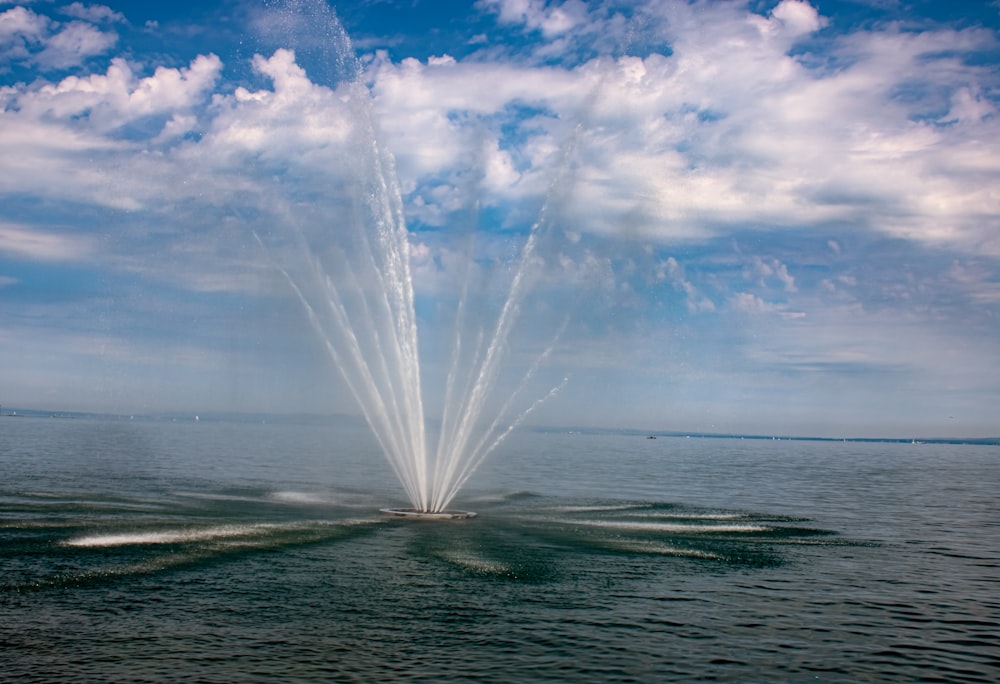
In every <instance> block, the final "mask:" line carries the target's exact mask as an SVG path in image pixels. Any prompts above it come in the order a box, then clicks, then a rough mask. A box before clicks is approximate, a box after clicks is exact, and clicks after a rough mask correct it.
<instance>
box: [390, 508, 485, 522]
mask: <svg viewBox="0 0 1000 684" xmlns="http://www.w3.org/2000/svg"><path fill="white" fill-rule="evenodd" d="M378 512H379V513H382V514H383V515H391V516H394V517H396V518H411V519H413V520H468V519H469V518H475V517H476V514H475V513H473V512H472V511H437V512H435V513H431V512H429V511H418V510H417V509H415V508H380V509H378Z"/></svg>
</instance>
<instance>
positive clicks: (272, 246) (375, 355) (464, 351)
mask: <svg viewBox="0 0 1000 684" xmlns="http://www.w3.org/2000/svg"><path fill="white" fill-rule="evenodd" d="M282 16H283V17H284V19H285V23H286V24H287V26H286V28H285V31H284V34H283V35H281V36H279V40H282V41H284V40H285V39H288V40H290V41H291V44H292V45H293V46H295V45H296V41H299V42H300V43H301V41H302V40H303V35H305V36H313V39H315V27H317V26H321V27H324V28H323V30H320V31H319V33H320V34H321V35H322V36H323V39H324V40H325V48H326V49H332V50H333V51H334V52H335V58H334V60H333V64H334V66H335V68H336V69H337V70H338V71H339V74H338V76H337V77H336V78H335V79H334V80H335V81H336V82H335V84H331V85H330V86H328V87H327V88H326V89H324V90H323V93H322V96H324V97H326V98H327V100H326V101H327V102H328V103H329V106H331V107H337V108H339V109H341V110H343V112H345V113H346V114H345V116H344V118H343V121H345V122H346V123H345V124H344V125H345V126H346V127H347V130H346V132H345V134H344V135H343V136H342V138H343V141H345V142H342V143H340V146H339V147H338V145H337V144H335V143H334V142H333V141H330V142H325V143H324V147H323V148H322V149H321V151H320V154H321V155H322V154H325V155H327V156H326V157H323V159H324V161H325V164H326V166H325V170H327V172H329V171H328V169H330V168H336V169H338V170H339V171H338V172H339V173H341V174H342V176H343V177H342V178H341V179H340V182H338V183H330V184H329V185H328V186H327V187H326V189H325V193H328V194H333V195H338V196H339V197H341V198H342V199H343V200H344V201H343V202H342V204H339V205H336V206H337V208H338V209H337V211H329V212H328V214H327V215H323V211H322V209H319V210H318V209H317V208H316V205H315V202H316V201H320V202H321V205H320V206H321V207H325V208H329V207H330V206H333V205H332V203H325V204H324V203H323V202H324V201H325V199H326V195H324V194H322V193H315V192H314V194H313V195H309V193H305V194H304V196H301V197H300V196H298V195H297V194H296V193H295V192H294V191H291V190H288V187H287V186H286V187H284V188H283V189H282V191H280V192H279V193H276V197H275V198H274V201H273V202H272V203H271V204H272V207H271V209H270V211H271V213H272V215H271V217H270V219H269V223H267V224H266V227H261V229H260V230H259V231H256V232H255V237H256V239H257V241H258V243H259V244H260V245H261V246H262V247H263V248H264V249H265V250H266V251H267V253H268V254H269V255H270V256H271V258H272V260H273V261H274V262H275V263H276V264H277V265H278V268H279V270H280V271H281V273H282V274H283V276H284V279H285V281H286V282H287V284H288V286H289V287H290V289H291V290H292V291H293V292H294V293H295V295H296V297H297V299H298V300H299V302H300V303H301V305H302V307H303V308H304V310H305V311H306V313H307V315H308V319H309V321H310V323H311V325H312V327H313V329H314V331H315V332H316V333H317V335H318V336H319V338H320V340H322V343H323V346H324V348H325V350H326V352H327V354H328V355H329V357H330V358H331V359H332V361H333V363H334V364H335V365H336V367H337V368H338V369H339V371H340V373H341V375H342V376H343V379H344V382H345V384H346V386H347V387H348V389H349V390H350V392H351V394H352V395H353V397H354V399H355V400H356V402H357V405H358V406H359V407H360V409H361V411H362V413H363V414H364V417H365V419H366V421H367V423H368V425H369V426H370V428H371V430H372V432H373V434H374V436H375V438H376V440H377V441H378V443H379V446H380V447H381V449H382V450H383V452H384V453H385V455H386V457H387V458H388V460H389V463H390V464H391V466H392V469H393V471H394V472H395V474H396V476H397V477H398V478H399V481H400V483H401V484H402V486H403V488H404V490H405V492H406V495H407V497H408V498H409V500H410V502H411V504H412V506H413V508H414V509H416V510H418V511H426V512H434V511H442V510H444V509H446V508H447V506H448V505H449V503H450V502H451V501H452V499H453V498H454V497H455V496H456V494H457V493H458V491H459V489H460V488H461V487H462V485H463V484H465V482H466V481H467V480H468V479H469V477H470V476H471V475H472V474H473V472H474V471H475V470H476V468H477V467H478V466H479V465H480V464H481V463H482V462H483V460H484V459H485V458H486V457H487V456H488V455H489V454H490V453H491V452H493V451H494V450H495V449H496V448H497V447H498V446H499V445H500V444H501V443H502V442H503V441H504V439H505V438H506V437H507V436H508V435H509V434H510V433H511V431H513V430H514V429H515V428H516V427H517V426H518V425H520V424H521V423H522V422H523V421H524V420H525V419H526V418H527V417H528V416H529V415H530V414H531V413H532V412H533V411H534V410H535V409H536V408H537V407H538V406H539V405H540V404H541V403H542V402H544V401H545V400H547V399H548V398H550V397H552V396H554V395H555V394H556V393H557V392H558V391H559V390H560V389H561V388H562V387H563V386H564V385H565V383H566V381H565V380H563V381H562V382H561V383H559V384H557V385H556V386H555V387H552V388H551V389H550V390H549V391H548V392H543V393H542V396H540V397H538V398H536V399H535V400H534V401H530V402H529V403H528V404H527V406H526V407H525V405H524V401H523V399H522V396H523V395H524V394H525V393H526V392H527V390H528V388H529V386H530V385H531V383H532V381H533V380H534V379H535V377H536V374H537V371H538V369H539V367H540V366H541V365H542V363H543V362H544V361H545V360H546V359H547V358H548V357H549V356H550V355H551V353H552V351H553V349H554V346H555V344H556V341H557V340H558V338H559V336H560V335H561V334H562V332H563V331H564V329H565V327H566V323H567V321H568V314H567V319H566V320H564V321H563V323H562V325H561V326H559V327H558V330H557V332H556V333H555V335H554V337H553V338H552V339H551V341H550V342H549V343H548V345H547V346H545V347H544V348H543V349H542V350H541V352H540V353H538V355H537V356H536V357H535V358H534V360H533V362H531V363H530V364H529V365H528V368H527V369H526V370H525V371H524V372H523V374H522V375H521V377H520V379H519V380H518V381H517V382H515V383H514V384H513V390H510V388H509V387H508V389H507V390H505V392H509V393H508V394H507V396H506V398H505V399H504V398H503V397H498V396H497V394H498V393H499V391H500V390H499V387H500V383H499V381H498V377H499V375H500V372H501V368H502V367H503V366H504V364H505V360H506V357H507V356H508V353H509V351H510V344H511V335H512V331H513V330H514V327H515V325H516V323H517V322H518V319H519V317H520V316H521V313H522V306H523V305H524V303H525V300H526V298H527V297H528V295H529V293H530V290H531V285H532V276H533V273H532V269H533V268H534V267H535V265H536V262H537V249H538V245H539V242H540V241H542V240H543V239H545V238H546V237H547V236H548V235H549V234H550V233H551V232H552V231H553V221H552V219H551V215H552V213H553V212H552V202H553V200H554V198H556V197H557V196H558V195H559V193H560V192H561V191H562V190H564V189H565V186H566V185H567V184H568V181H567V177H568V173H569V171H568V170H569V168H570V159H571V157H572V155H573V153H574V152H575V148H576V146H577V144H578V139H579V132H580V127H577V129H576V131H575V132H574V134H573V135H572V136H571V139H570V140H569V141H568V142H567V143H566V144H565V145H564V146H563V149H562V151H561V158H560V159H559V161H558V165H557V169H558V171H557V173H556V174H554V177H553V179H552V181H551V183H550V187H549V190H548V194H547V195H546V197H547V199H546V201H545V203H544V205H543V207H542V209H541V210H540V212H539V214H538V217H537V219H536V220H535V221H534V223H533V224H532V225H531V228H530V230H529V232H528V235H527V237H526V239H525V242H524V244H523V247H522V249H521V251H520V254H519V255H518V257H517V258H516V260H515V264H514V266H513V271H512V277H511V281H510V286H509V290H508V291H507V293H506V298H505V299H504V301H503V304H502V307H501V309H500V312H499V314H498V316H497V319H496V321H495V323H492V324H490V325H489V326H488V327H483V328H480V329H479V330H478V331H474V332H473V333H472V334H471V335H468V334H467V333H468V332H469V331H467V330H465V325H464V323H465V318H466V316H467V313H468V309H469V307H470V301H469V298H470V290H471V283H470V280H471V275H470V274H468V273H467V275H466V282H465V283H464V285H463V288H462V293H461V295H460V296H459V300H458V303H457V309H458V313H457V317H456V332H455V337H454V349H453V350H452V355H451V359H450V362H449V370H448V374H447V379H446V383H445V388H444V404H443V406H442V407H441V410H442V417H441V427H440V430H439V431H437V434H436V442H435V443H434V445H433V448H432V447H431V445H429V444H428V442H429V441H430V440H429V438H428V433H427V429H426V421H425V408H424V403H423V389H422V378H421V370H420V368H421V367H420V353H419V345H418V326H417V315H416V307H415V297H414V288H413V278H412V274H411V270H410V253H409V250H410V241H409V232H408V230H407V226H406V222H405V219H404V215H403V200H402V194H401V192H400V188H399V185H398V181H397V178H396V173H395V162H394V159H393V156H392V154H391V153H390V152H389V151H388V150H387V149H386V148H385V147H384V146H383V144H382V143H381V141H380V138H379V135H378V131H377V126H376V119H375V114H374V105H373V102H372V98H371V95H370V93H369V91H368V88H367V86H366V85H365V83H364V75H363V70H362V68H361V66H360V64H359V63H358V61H357V60H356V58H355V57H354V54H353V48H352V46H351V42H350V40H349V38H348V37H347V35H346V33H345V31H344V29H343V28H342V27H341V25H340V23H339V22H338V20H337V18H336V17H335V15H334V14H333V12H332V11H331V10H330V9H329V8H328V7H327V6H326V5H325V4H324V3H321V2H311V1H309V0H300V1H294V0H293V1H292V2H289V3H286V4H285V5H284V6H283V9H282ZM306 26H309V27H312V28H311V29H310V31H312V32H309V33H305V34H303V33H300V31H302V30H303V28H304V27H306ZM304 47H305V49H306V50H311V49H312V50H314V49H315V48H316V46H315V45H314V44H310V43H307V44H305V46H304ZM320 49H323V48H320ZM296 50H297V51H298V46H296ZM279 53H282V51H281V50H278V51H277V52H276V53H275V58H274V59H276V58H277V56H278V55H279ZM297 56H298V55H294V56H292V60H293V61H297V59H296V57H297ZM282 57H283V58H284V59H288V55H285V54H283V53H282ZM262 63H263V62H262ZM337 155H339V156H337ZM261 225H262V226H264V225H265V224H263V223H262V224H261ZM466 256H467V258H469V259H471V258H472V254H471V247H470V254H468V255H466ZM470 338H471V339H470ZM496 404H499V407H498V408H495V406H496ZM518 407H520V408H518ZM494 408H495V411H494V412H493V413H492V415H491V416H488V415H487V411H493V410H494Z"/></svg>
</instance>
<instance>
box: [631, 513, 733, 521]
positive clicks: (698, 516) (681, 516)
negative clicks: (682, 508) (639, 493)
mask: <svg viewBox="0 0 1000 684" xmlns="http://www.w3.org/2000/svg"><path fill="white" fill-rule="evenodd" d="M632 517H634V518H653V519H657V520H746V519H747V518H749V517H750V516H748V515H747V514H746V513H633V514H632Z"/></svg>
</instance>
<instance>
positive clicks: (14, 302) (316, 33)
mask: <svg viewBox="0 0 1000 684" xmlns="http://www.w3.org/2000/svg"><path fill="white" fill-rule="evenodd" d="M330 8H332V12H331V11H329V10H328V9H327V8H326V6H322V7H320V6H318V5H317V0H297V1H292V2H288V3H260V2H242V1H241V0H231V1H226V2H197V3H195V2H169V3H168V2H155V1H154V2H147V1H143V2H135V1H122V2H110V3H106V4H96V3H95V4H91V3H84V2H72V3H66V2H63V1H61V0H58V1H55V2H49V1H44V0H36V1H34V2H18V1H13V2H12V1H11V0H0V207H2V209H0V404H2V405H3V407H4V410H5V411H6V410H7V407H12V406H16V407H23V408H38V409H46V410H60V411H61V410H67V411H68V410H83V411H105V412H116V413H126V414H145V413H157V412H189V413H192V414H197V413H210V412H232V411H240V412H250V413H258V412H259V413H265V412H296V411H307V412H316V413H354V414H356V413H357V407H356V405H355V404H354V401H353V399H352V397H351V394H350V392H348V391H347V389H346V388H345V386H344V382H343V380H342V378H341V377H340V376H339V375H338V372H337V370H336V368H335V366H334V365H333V363H332V362H331V360H330V358H329V356H328V355H327V354H326V352H325V351H324V345H323V340H322V339H319V336H318V335H317V334H316V332H315V331H314V329H313V328H312V327H311V325H310V321H309V317H308V316H307V315H306V312H305V311H304V309H303V307H302V305H301V302H300V301H299V299H298V298H297V297H296V294H295V292H294V289H293V288H291V287H290V286H289V285H288V278H287V277H283V276H285V275H286V273H287V270H286V271H285V272H284V273H283V271H282V268H284V267H282V266H281V265H280V264H279V263H276V259H275V254H276V253H278V252H279V251H280V245H282V244H286V243H288V242H289V241H291V242H294V241H295V239H296V235H297V234H298V233H297V232H296V231H299V232H301V231H305V230H319V229H320V228H322V234H323V240H324V242H323V243H322V244H321V245H320V248H321V249H327V250H336V249H339V247H338V241H339V240H341V239H343V240H345V241H346V240H348V239H349V238H348V237H347V232H346V230H347V229H346V228H345V226H347V225H348V224H350V223H351V221H353V220H356V219H351V218H350V216H351V215H352V214H351V212H352V211H356V209H357V205H358V201H359V198H363V197H364V196H365V194H366V193H367V192H369V190H370V188H371V183H372V182H373V181H374V180H376V179H379V180H382V181H386V182H387V183H388V185H387V186H386V187H388V188H389V190H390V191H395V189H397V188H398V192H399V195H398V196H399V200H400V202H401V205H400V207H401V212H402V216H403V217H404V218H405V223H406V226H407V229H408V231H409V237H408V249H409V265H410V270H411V274H412V278H413V287H414V290H415V294H416V306H417V309H416V313H417V318H418V326H419V330H420V353H421V355H422V358H423V359H424V371H425V377H424V391H425V393H426V394H428V395H429V394H432V393H434V392H440V387H441V382H440V381H439V380H435V377H439V376H440V374H441V371H442V369H443V368H444V367H445V366H446V363H445V362H444V361H443V359H446V358H447V349H448V348H450V345H451V340H452V336H451V333H450V332H446V331H447V330H449V329H450V328H449V327H448V325H447V324H446V322H447V321H450V320H451V319H450V318H449V312H450V313H451V314H454V312H455V309H456V306H457V302H459V301H463V297H465V298H466V299H465V301H468V302H469V303H470V306H471V304H472V303H474V304H475V309H476V311H477V312H478V316H479V317H480V320H481V321H486V323H483V325H485V326H486V327H487V328H488V325H489V324H488V321H489V320H491V319H492V318H494V317H496V316H497V315H498V314H499V311H500V309H501V307H502V304H503V301H504V300H503V297H502V296H501V295H502V293H503V292H505V287H507V286H509V283H510V282H511V280H512V278H513V277H514V274H515V273H516V272H517V267H516V264H517V263H518V259H519V257H518V255H519V254H520V253H521V250H523V248H524V245H525V244H526V241H527V240H528V239H529V238H528V236H529V235H530V234H531V231H532V226H537V225H543V226H544V227H545V230H544V235H542V238H544V239H540V240H539V243H538V246H537V251H536V252H534V253H533V254H532V259H531V264H530V265H531V268H530V269H529V270H530V276H531V277H530V278H529V279H528V281H529V285H528V286H527V290H526V293H525V294H524V297H523V299H522V300H520V301H519V314H520V315H519V318H518V329H517V331H516V332H515V333H513V334H512V335H511V338H510V344H509V350H508V354H507V358H506V361H505V363H506V364H507V365H509V367H510V368H514V369H516V368H526V367H530V366H532V364H533V363H534V362H535V361H537V360H539V357H540V355H541V356H544V358H543V359H542V363H541V364H540V366H539V369H538V370H537V372H536V373H535V375H534V376H533V384H532V387H531V388H530V390H529V392H528V394H529V396H537V397H542V396H547V393H548V391H549V390H550V389H552V388H555V387H558V388H559V391H558V393H557V394H555V395H554V396H553V397H551V398H550V399H548V400H547V401H545V403H544V404H543V405H541V406H540V407H539V408H538V409H537V410H536V411H535V412H534V413H533V414H532V415H531V418H530V421H529V422H531V423H536V424H543V425H557V426H577V427H609V428H614V427H625V428H637V429H648V430H651V431H652V430H678V431H692V432H694V431H698V432H742V433H752V434H777V435H812V436H826V437H841V436H844V437H850V436H859V437H860V436H864V437H907V438H908V437H911V436H912V437H914V438H919V437H935V436H963V437H985V436H996V435H998V434H1000V418H998V415H1000V414H998V412H997V409H996V407H997V406H1000V116H998V107H1000V40H998V39H1000V34H998V30H1000V2H996V1H988V0H982V1H978V2H963V3H955V2H948V1H940V2H938V1H930V0H840V1H836V2H834V1H829V2H827V1H825V0H812V1H811V2H807V1H805V0H781V1H780V2H774V1H764V0H733V1H728V0H713V1H707V0H695V1H691V2H672V1H670V0H655V1H647V2H643V1H630V2H613V1H612V2H586V1H584V0H566V1H565V2H559V1H551V2H544V1H543V0H479V1H478V2H439V1H437V0H435V1H433V2H431V1H429V0H427V1H425V0H407V1H405V2H403V1H399V2H397V1H395V0H367V1H354V2H345V3H340V4H333V5H330ZM352 86H360V87H361V88H362V91H361V92H362V95H363V97H359V95H358V90H357V88H355V89H354V90H351V88H352ZM359 122H365V123H366V126H367V127H365V126H361V124H360V123H359ZM372 145H378V146H379V149H384V150H387V152H388V153H389V155H388V157H387V158H388V159H389V164H388V165H387V166H384V167H382V171H381V172H379V173H376V172H374V171H372V167H371V166H370V162H371V159H370V155H369V153H368V152H366V149H368V148H371V146H372ZM366 146H367V147H366ZM352 207H353V209H352ZM302 226H309V228H308V229H307V228H302ZM470 245H473V246H470ZM345 249H346V248H345ZM470 263H471V264H472V267H471V270H475V273H476V277H474V278H472V279H469V277H468V273H469V272H470ZM300 266H301V265H300ZM328 275H329V276H330V277H332V278H336V277H337V274H336V273H330V274H328ZM467 283H472V287H471V290H472V291H471V292H470V287H468V286H466V285H464V284H467ZM462 293H465V294H464V295H463V294H462ZM452 318H453V316H452ZM549 346H551V351H550V353H547V354H545V353H542V352H540V351H539V350H541V349H548V347H549ZM535 385H537V386H535ZM532 393H533V394H532ZM428 406H429V411H428V413H429V415H430V416H431V417H432V418H433V416H434V415H435V411H437V410H439V408H440V407H439V404H436V403H435V401H434V400H430V401H428Z"/></svg>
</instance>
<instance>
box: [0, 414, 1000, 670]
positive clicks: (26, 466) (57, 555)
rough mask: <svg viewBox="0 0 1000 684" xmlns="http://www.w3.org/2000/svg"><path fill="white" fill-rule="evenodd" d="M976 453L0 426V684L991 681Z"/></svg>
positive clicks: (243, 427) (982, 450) (984, 518)
mask: <svg viewBox="0 0 1000 684" xmlns="http://www.w3.org/2000/svg"><path fill="white" fill-rule="evenodd" d="M998 483H1000V448H997V447H988V446H958V445H955V446H952V445H927V444H924V445H921V444H915V445H908V444H867V443H851V442H848V443H834V442H801V441H751V440H723V439H683V438H663V437H661V438H660V439H657V440H647V439H644V438H642V437H635V436H623V435H592V434H553V433H532V432H521V433H519V434H518V435H516V436H515V437H512V438H511V440H510V441H509V442H507V443H505V444H504V446H503V447H502V448H501V449H500V450H499V451H497V452H496V453H495V454H494V455H493V456H492V457H491V460H489V461H488V462H487V463H486V464H485V465H484V466H483V467H482V468H481V469H480V472H478V473H477V474H476V476H475V477H474V478H473V480H472V481H471V482H470V486H469V487H467V489H466V490H465V491H464V492H463V493H462V494H461V495H460V497H459V500H458V501H457V502H456V507H457V508H465V509H471V510H475V511H477V512H478V513H479V517H478V518H475V519H473V520H466V521H453V522H426V521H423V522H421V521H412V520H399V519H390V518H385V517H380V516H379V515H378V514H377V513H376V509H377V508H379V507H381V506H386V505H397V506H405V505H407V503H406V502H405V501H403V500H401V499H400V491H401V490H400V488H399V486H398V485H397V484H396V482H395V480H394V479H393V477H392V475H391V473H390V471H389V468H388V466H387V465H386V464H385V462H384V459H383V458H382V457H381V455H380V454H379V453H378V452H377V449H376V447H375V446H374V444H373V443H372V440H371V439H370V438H368V436H367V435H366V434H365V432H364V431H363V430H361V429H358V428H351V427H343V426H340V427H331V426H321V425H294V424H252V423H242V424H240V423H222V422H207V421H201V422H199V423H195V422H194V421H185V422H176V423H172V422H151V421H146V422H140V421H112V420H96V419H86V420H53V419H41V418H7V417H4V418H2V419H0V680H3V681H17V682H32V681H39V682H43V681H44V682H50V681H59V682H77V681H79V682H104V681H123V682H124V681H155V682H171V681H176V682H182V681H198V682H231V681H290V682H294V681H344V682H374V681H428V682H448V681H470V680H476V681H480V682H515V681H516V682H537V681H567V682H615V681H635V682H664V681H706V680H711V681H730V682H774V681H782V682H806V681H809V682H814V681H825V682H860V681H899V682H915V681H939V682H994V681H998V680H1000V497H998V492H997V485H998Z"/></svg>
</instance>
